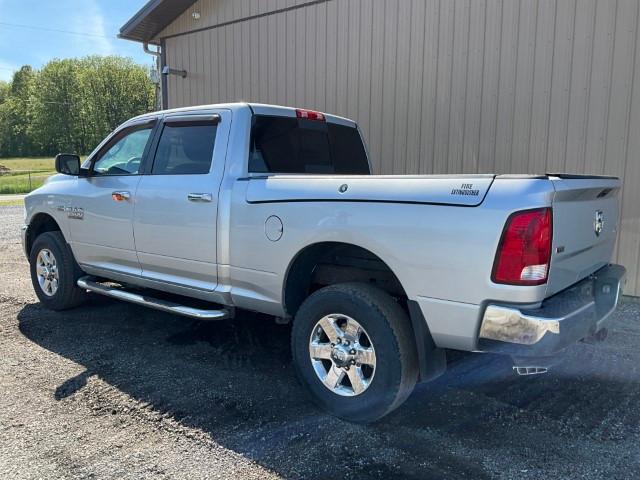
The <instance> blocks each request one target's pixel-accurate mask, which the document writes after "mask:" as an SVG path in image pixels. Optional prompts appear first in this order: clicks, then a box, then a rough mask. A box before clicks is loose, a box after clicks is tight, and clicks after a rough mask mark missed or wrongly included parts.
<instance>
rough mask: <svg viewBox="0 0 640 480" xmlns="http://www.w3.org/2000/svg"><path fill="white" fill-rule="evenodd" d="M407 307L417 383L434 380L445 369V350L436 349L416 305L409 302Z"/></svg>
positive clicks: (420, 311)
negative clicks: (415, 357) (414, 346)
mask: <svg viewBox="0 0 640 480" xmlns="http://www.w3.org/2000/svg"><path fill="white" fill-rule="evenodd" d="M407 306H408V307H409V318H411V326H412V327H413V335H414V337H415V341H416V351H417V353H418V367H419V369H420V373H419V376H418V382H428V381H430V380H435V379H436V378H438V377H439V376H440V375H442V374H443V373H444V372H445V370H446V369H447V356H446V353H445V350H444V349H443V348H438V347H436V344H435V342H434V341H433V337H432V336H431V332H430V331H429V327H428V326H427V321H426V320H425V318H424V315H423V314H422V310H421V309H420V306H419V305H418V303H417V302H415V301H413V300H409V301H407Z"/></svg>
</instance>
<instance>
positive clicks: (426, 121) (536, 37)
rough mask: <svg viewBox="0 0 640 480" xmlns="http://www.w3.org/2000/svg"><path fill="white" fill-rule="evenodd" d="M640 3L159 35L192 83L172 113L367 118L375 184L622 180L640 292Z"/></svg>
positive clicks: (268, 8)
mask: <svg viewBox="0 0 640 480" xmlns="http://www.w3.org/2000/svg"><path fill="white" fill-rule="evenodd" d="M639 3H640V2H638V0H617V1H616V0H557V1H554V0H537V1H535V0H520V1H516V0H513V1H512V0H509V1H501V0H440V1H437V0H426V1H425V0H329V1H327V2H312V3H310V2H309V1H306V2H305V1H303V0H259V1H256V0H235V1H232V0H200V1H199V2H197V3H196V4H195V5H194V7H193V8H191V9H189V10H188V11H187V12H185V13H184V14H183V15H182V16H181V17H180V18H178V19H177V20H176V21H175V22H174V23H173V24H171V25H170V26H169V27H167V29H166V30H165V31H164V32H163V33H162V34H161V36H162V37H167V36H170V37H169V38H167V39H166V49H167V63H168V64H169V65H170V66H171V67H174V68H184V69H186V70H187V71H188V72H189V75H188V77H187V78H186V79H182V78H179V77H175V76H171V77H169V79H168V96H169V103H170V106H172V107H173V106H181V105H193V104H200V103H213V102H223V101H232V100H249V101H257V102H269V103H281V104H291V105H297V106H303V107H308V108H315V109H319V110H323V111H328V112H332V113H337V114H339V115H344V116H348V117H351V118H354V119H356V120H357V121H358V122H359V123H360V125H361V127H362V129H363V131H364V132H365V135H366V137H367V141H368V145H369V150H370V153H371V155H372V162H373V165H374V168H375V170H376V172H378V173H463V172H464V173H473V172H499V173H509V172H531V173H536V172H537V173H539V172H545V171H567V172H574V173H594V174H611V175H618V176H621V177H623V179H624V190H623V196H622V198H623V205H622V226H621V230H622V231H621V235H620V239H619V244H618V248H617V257H618V261H619V262H620V263H622V264H624V265H625V266H626V267H627V268H628V269H629V271H630V275H629V291H630V292H631V293H634V294H636V295H640V275H639V267H640V265H639V259H640V188H639V185H640V48H638V47H639V46H640V36H639V35H638V33H639V32H638V14H639ZM297 5H298V6H299V5H303V6H302V7H300V8H293V9H290V8H289V7H295V6H297ZM305 5H306V6H305ZM280 9H285V11H282V12H280V13H274V14H268V13H269V12H274V11H276V12H277V11H278V10H280ZM194 10H197V11H199V12H200V13H201V19H200V20H198V21H197V22H194V20H193V18H192V17H191V13H192V12H193V11H194ZM261 14H267V15H264V16H260V17H258V18H254V19H251V20H246V21H242V19H243V18H246V17H248V16H252V15H261ZM229 21H238V22H237V23H232V24H229V25H226V26H220V27H218V28H213V29H210V30H205V31H201V32H198V33H192V34H187V35H182V36H173V37H171V35H175V34H179V33H184V32H187V31H189V30H192V29H194V28H201V27H202V26H210V25H218V24H220V23H224V22H229ZM196 24H197V25H196Z"/></svg>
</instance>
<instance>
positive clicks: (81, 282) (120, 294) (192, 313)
mask: <svg viewBox="0 0 640 480" xmlns="http://www.w3.org/2000/svg"><path fill="white" fill-rule="evenodd" d="M77 283H78V286H79V287H80V288H84V289H86V290H89V291H91V292H95V293H99V294H100V295H105V296H107V297H111V298H117V299H118V300H124V301H125V302H130V303H135V304H136V305H142V306H145V307H149V308H153V309H155V310H162V311H163V312H169V313H175V314H176V315H182V316H184V317H189V318H195V319H197V320H224V319H226V318H233V316H234V311H233V308H220V309H218V310H202V309H199V308H193V307H187V306H185V305H180V304H178V303H173V302H169V301H166V300H160V299H159V298H152V297H147V296H144V295H139V294H137V293H132V292H127V291H126V290H123V289H120V288H114V287H108V286H107V285H103V284H101V283H98V282H96V281H95V279H94V278H93V277H90V276H86V277H81V278H79V279H78V282H77Z"/></svg>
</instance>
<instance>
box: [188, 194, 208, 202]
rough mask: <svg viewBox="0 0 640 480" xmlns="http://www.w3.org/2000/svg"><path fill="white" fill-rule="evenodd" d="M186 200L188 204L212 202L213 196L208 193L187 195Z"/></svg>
mask: <svg viewBox="0 0 640 480" xmlns="http://www.w3.org/2000/svg"><path fill="white" fill-rule="evenodd" d="M187 198H188V199H189V201H190V202H211V201H213V195H211V194H210V193H189V194H187Z"/></svg>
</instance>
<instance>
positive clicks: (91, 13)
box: [70, 0, 115, 55]
mask: <svg viewBox="0 0 640 480" xmlns="http://www.w3.org/2000/svg"><path fill="white" fill-rule="evenodd" d="M81 5H82V8H81V9H75V10H74V11H73V14H72V16H71V24H72V25H73V28H71V29H70V30H73V31H76V32H89V33H91V34H93V35H100V36H95V37H91V41H92V43H93V45H94V47H95V50H96V52H95V53H96V54H98V55H112V54H113V53H115V46H114V43H113V42H114V41H115V37H114V38H113V40H112V39H111V38H104V37H113V33H112V32H110V31H109V30H107V28H106V25H105V23H106V22H105V17H104V14H103V13H102V10H101V9H100V6H99V5H98V2H97V1H96V0H85V1H83V2H82V3H81Z"/></svg>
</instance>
